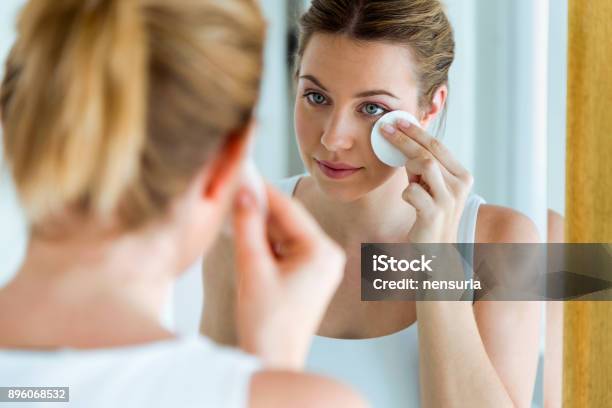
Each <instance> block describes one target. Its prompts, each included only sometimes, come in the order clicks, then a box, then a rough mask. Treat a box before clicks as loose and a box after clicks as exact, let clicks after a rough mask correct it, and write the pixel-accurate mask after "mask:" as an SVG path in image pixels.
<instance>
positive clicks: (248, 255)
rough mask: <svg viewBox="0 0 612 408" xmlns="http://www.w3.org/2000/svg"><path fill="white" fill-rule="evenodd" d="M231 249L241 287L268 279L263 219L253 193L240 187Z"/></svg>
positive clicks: (268, 257)
mask: <svg viewBox="0 0 612 408" xmlns="http://www.w3.org/2000/svg"><path fill="white" fill-rule="evenodd" d="M233 222H234V249H235V261H236V269H237V271H238V274H239V278H240V281H241V283H246V282H244V280H245V279H246V280H248V279H250V278H252V277H253V275H256V276H258V277H262V278H270V277H271V276H272V273H273V261H272V259H273V255H272V252H271V250H270V246H269V244H268V237H267V232H266V219H265V216H264V213H263V212H262V211H261V209H260V208H259V206H258V205H257V202H256V199H255V197H254V195H253V193H252V192H251V191H250V190H249V189H248V188H246V187H241V188H240V190H239V191H238V193H237V194H236V199H235V205H234V214H233Z"/></svg>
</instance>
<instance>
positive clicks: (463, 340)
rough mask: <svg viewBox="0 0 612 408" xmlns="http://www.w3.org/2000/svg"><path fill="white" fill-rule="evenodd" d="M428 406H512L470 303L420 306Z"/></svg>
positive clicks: (423, 389)
mask: <svg viewBox="0 0 612 408" xmlns="http://www.w3.org/2000/svg"><path fill="white" fill-rule="evenodd" d="M417 316H418V329H419V330H418V331H419V366H420V370H419V371H420V377H421V399H422V402H423V406H425V407H440V406H443V407H453V406H474V407H512V406H514V404H513V402H512V399H511V398H510V395H509V394H508V392H507V390H506V388H505V387H504V384H503V383H502V381H501V379H500V378H499V376H498V374H497V372H496V371H495V368H494V367H493V364H492V363H491V360H490V359H489V357H488V355H487V352H486V350H485V347H484V344H483V342H482V340H481V337H480V334H479V331H478V326H477V324H476V319H475V317H474V313H473V310H472V305H471V302H458V301H457V302H443V301H421V302H417Z"/></svg>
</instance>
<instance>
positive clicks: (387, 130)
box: [380, 123, 395, 135]
mask: <svg viewBox="0 0 612 408" xmlns="http://www.w3.org/2000/svg"><path fill="white" fill-rule="evenodd" d="M380 129H381V130H382V131H383V134H387V135H392V134H394V133H395V126H391V125H389V124H388V123H385V124H384V125H382V126H381V128H380Z"/></svg>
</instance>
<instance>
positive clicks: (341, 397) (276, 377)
mask: <svg viewBox="0 0 612 408" xmlns="http://www.w3.org/2000/svg"><path fill="white" fill-rule="evenodd" d="M289 406H292V407H295V406H300V407H305V408H306V407H313V408H315V407H316V408H319V407H321V408H326V407H329V408H332V407H334V408H335V407H356V408H362V407H367V406H368V405H367V404H366V402H365V401H364V399H363V398H362V397H361V396H360V395H359V394H357V393H356V392H355V391H353V390H352V389H351V388H349V387H348V386H346V385H344V384H342V383H340V382H338V381H335V380H331V379H328V378H325V377H322V376H319V375H314V374H307V373H299V372H288V371H271V370H270V371H260V372H258V373H256V374H255V375H254V376H253V378H252V380H251V389H250V397H249V407H250V408H260V407H261V408H274V407H289Z"/></svg>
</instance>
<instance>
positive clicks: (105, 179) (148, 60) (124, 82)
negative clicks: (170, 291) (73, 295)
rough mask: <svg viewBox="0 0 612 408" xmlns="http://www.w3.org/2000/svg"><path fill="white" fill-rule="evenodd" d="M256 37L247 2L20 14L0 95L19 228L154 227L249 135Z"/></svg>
mask: <svg viewBox="0 0 612 408" xmlns="http://www.w3.org/2000/svg"><path fill="white" fill-rule="evenodd" d="M263 37H264V23H263V20H262V18H261V15H260V13H259V9H258V7H257V4H256V1H255V0H223V1H219V0H87V1H85V0H53V1H49V0H31V1H30V2H29V3H28V4H27V5H26V7H25V9H24V10H23V12H22V14H21V17H20V19H19V22H18V37H17V42H16V44H15V46H14V48H13V50H12V52H11V54H10V57H9V60H8V62H7V66H6V74H5V78H4V81H3V84H2V92H1V95H0V104H1V113H2V124H3V129H4V154H5V159H6V161H7V162H8V164H9V167H10V169H11V171H12V174H13V177H14V180H15V184H16V186H17V190H18V192H19V194H20V197H21V201H22V205H23V206H24V207H25V209H26V212H27V214H28V216H29V218H30V220H31V222H32V223H33V224H34V225H36V224H38V223H43V222H44V221H46V220H48V219H52V218H53V216H54V215H55V214H59V213H62V212H63V211H64V210H66V209H71V210H75V211H78V212H79V213H82V214H85V215H113V216H117V218H118V219H119V220H120V223H121V225H123V226H125V227H126V228H135V227H137V226H140V225H143V224H144V223H146V222H147V221H149V220H151V219H153V218H155V217H156V216H159V215H161V214H163V213H164V212H165V211H166V209H167V208H168V206H169V204H170V202H171V201H172V199H173V198H174V197H176V196H177V195H179V194H180V193H181V192H183V191H184V190H185V189H186V188H187V186H188V184H189V182H190V181H191V180H192V179H193V177H194V176H195V175H196V173H197V172H198V170H199V169H200V168H201V167H202V166H203V165H204V164H205V163H206V161H207V160H208V159H209V158H210V157H211V155H214V154H215V152H216V151H217V149H219V148H220V147H221V146H222V145H223V143H224V142H226V141H227V140H226V139H227V138H228V137H230V136H231V135H233V134H239V131H240V130H241V129H242V128H244V127H245V126H246V125H247V123H248V121H249V118H250V116H251V113H252V109H253V106H254V104H255V102H256V99H257V96H258V91H259V80H260V75H261V69H262V46H263Z"/></svg>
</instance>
